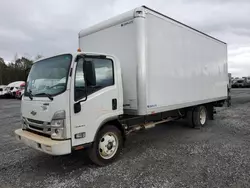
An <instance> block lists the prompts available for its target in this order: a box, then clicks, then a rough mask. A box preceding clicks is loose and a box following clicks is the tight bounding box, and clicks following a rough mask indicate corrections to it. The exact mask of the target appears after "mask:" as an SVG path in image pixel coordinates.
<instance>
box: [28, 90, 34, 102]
mask: <svg viewBox="0 0 250 188" xmlns="http://www.w3.org/2000/svg"><path fill="white" fill-rule="evenodd" d="M27 93H28V97H29V98H30V100H33V95H32V91H31V90H29V91H27Z"/></svg>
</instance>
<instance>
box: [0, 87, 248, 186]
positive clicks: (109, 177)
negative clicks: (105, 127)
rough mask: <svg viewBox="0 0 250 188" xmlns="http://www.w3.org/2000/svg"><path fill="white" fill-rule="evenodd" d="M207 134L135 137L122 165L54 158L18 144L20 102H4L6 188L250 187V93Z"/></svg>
mask: <svg viewBox="0 0 250 188" xmlns="http://www.w3.org/2000/svg"><path fill="white" fill-rule="evenodd" d="M232 98H233V99H232V107H230V108H220V109H218V111H217V114H216V116H215V120H214V121H209V123H208V125H207V126H206V127H204V128H202V129H201V130H197V129H190V128H188V127H186V126H185V122H183V121H178V122H172V123H168V124H163V125H159V126H157V127H156V128H154V129H151V130H150V131H144V132H140V133H138V134H135V135H132V136H130V137H129V139H128V141H127V143H126V146H125V148H124V150H123V154H122V155H121V157H120V158H119V160H118V161H117V162H115V163H113V164H111V165H109V166H106V167H102V168H98V167H96V166H94V165H92V164H91V163H90V162H89V160H88V159H87V157H86V153H85V152H84V151H79V152H75V153H73V154H72V155H68V156H61V157H52V156H49V155H46V154H43V153H41V152H38V151H35V150H33V149H30V148H28V147H26V146H25V145H23V144H21V143H18V142H17V141H16V140H15V137H14V133H13V131H14V130H15V129H17V128H19V127H20V101H17V100H0V134H1V136H0V148H1V149H0V187H6V188H9V187H32V188H33V187H43V188H44V187H55V188H59V187H165V188H168V187H178V188H179V187H198V188H201V187H250V157H249V156H250V118H249V117H250V90H249V89H235V90H233V92H232Z"/></svg>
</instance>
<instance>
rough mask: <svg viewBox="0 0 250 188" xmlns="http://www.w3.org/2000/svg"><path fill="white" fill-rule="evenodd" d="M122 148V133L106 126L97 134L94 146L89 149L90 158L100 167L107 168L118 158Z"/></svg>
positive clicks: (110, 126)
mask: <svg viewBox="0 0 250 188" xmlns="http://www.w3.org/2000/svg"><path fill="white" fill-rule="evenodd" d="M122 146H123V138H122V135H121V131H120V130H119V129H118V128H117V127H115V126H113V125H108V126H105V127H104V128H102V129H101V130H100V131H99V133H97V138H96V140H95V142H94V143H93V146H92V147H91V148H89V151H88V154H89V158H90V160H91V161H92V162H93V163H95V164H97V165H98V166H105V165H107V164H109V163H112V162H113V161H114V160H115V159H116V158H117V157H118V155H119V154H120V152H121V149H122Z"/></svg>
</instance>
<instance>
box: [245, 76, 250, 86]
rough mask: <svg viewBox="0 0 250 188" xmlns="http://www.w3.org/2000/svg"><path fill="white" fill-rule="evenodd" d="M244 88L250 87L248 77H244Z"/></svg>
mask: <svg viewBox="0 0 250 188" xmlns="http://www.w3.org/2000/svg"><path fill="white" fill-rule="evenodd" d="M245 87H250V77H245Z"/></svg>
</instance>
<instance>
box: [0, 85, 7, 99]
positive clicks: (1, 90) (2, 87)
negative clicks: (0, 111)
mask: <svg viewBox="0 0 250 188" xmlns="http://www.w3.org/2000/svg"><path fill="white" fill-rule="evenodd" d="M6 93H7V91H6V86H5V85H0V98H2V97H4V95H5V94H6Z"/></svg>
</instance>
